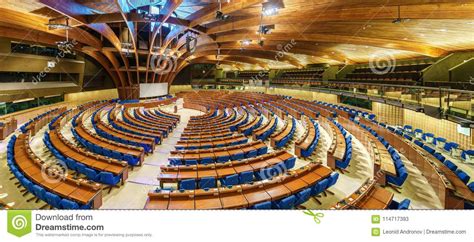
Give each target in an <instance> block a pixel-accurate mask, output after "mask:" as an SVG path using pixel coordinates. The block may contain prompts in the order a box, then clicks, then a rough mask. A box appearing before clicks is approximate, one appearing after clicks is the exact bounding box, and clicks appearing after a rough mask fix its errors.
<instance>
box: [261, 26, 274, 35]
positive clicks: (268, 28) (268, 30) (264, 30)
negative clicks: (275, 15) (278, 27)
mask: <svg viewBox="0 0 474 242" xmlns="http://www.w3.org/2000/svg"><path fill="white" fill-rule="evenodd" d="M273 29H275V25H274V24H272V25H260V26H259V28H258V33H261V34H270V33H271V32H272V30H273Z"/></svg>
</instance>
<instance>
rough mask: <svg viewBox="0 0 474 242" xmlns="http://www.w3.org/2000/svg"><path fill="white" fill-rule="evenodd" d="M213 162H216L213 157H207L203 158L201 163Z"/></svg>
mask: <svg viewBox="0 0 474 242" xmlns="http://www.w3.org/2000/svg"><path fill="white" fill-rule="evenodd" d="M211 163H214V160H212V158H211V157H205V158H202V159H201V164H203V165H205V164H211Z"/></svg>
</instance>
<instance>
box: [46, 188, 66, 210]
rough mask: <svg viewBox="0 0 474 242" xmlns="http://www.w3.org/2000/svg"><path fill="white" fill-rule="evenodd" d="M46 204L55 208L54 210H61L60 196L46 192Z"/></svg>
mask: <svg viewBox="0 0 474 242" xmlns="http://www.w3.org/2000/svg"><path fill="white" fill-rule="evenodd" d="M45 198H46V202H47V203H48V204H49V205H51V206H53V207H54V208H61V200H62V199H61V197H59V196H58V195H56V194H54V193H51V192H46V194H45Z"/></svg>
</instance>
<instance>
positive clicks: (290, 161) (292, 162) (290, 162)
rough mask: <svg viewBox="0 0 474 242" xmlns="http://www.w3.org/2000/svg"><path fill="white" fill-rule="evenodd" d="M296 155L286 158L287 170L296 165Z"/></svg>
mask: <svg viewBox="0 0 474 242" xmlns="http://www.w3.org/2000/svg"><path fill="white" fill-rule="evenodd" d="M295 162H296V157H291V158H289V159H286V160H285V167H286V169H287V170H289V169H291V168H293V167H295Z"/></svg>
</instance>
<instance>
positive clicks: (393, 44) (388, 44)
mask: <svg viewBox="0 0 474 242" xmlns="http://www.w3.org/2000/svg"><path fill="white" fill-rule="evenodd" d="M258 38H259V36H258V34H256V33H255V32H254V33H235V34H234V33H231V34H225V35H219V36H217V38H216V41H217V42H234V41H238V40H244V39H250V40H256V39H258ZM264 39H265V40H278V41H290V40H294V41H296V42H298V41H314V42H324V43H338V44H352V45H362V46H374V47H380V48H386V49H395V50H404V51H411V52H414V53H418V54H421V55H425V56H430V57H439V56H441V55H444V54H446V53H447V51H446V50H444V49H441V48H438V47H433V46H426V45H424V44H423V43H420V42H413V41H405V40H396V39H380V38H372V37H361V36H349V35H335V34H299V33H272V34H267V35H265V36H264Z"/></svg>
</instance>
